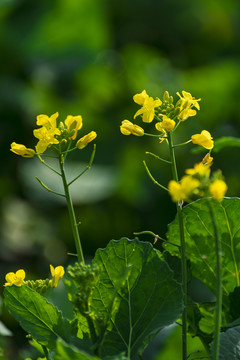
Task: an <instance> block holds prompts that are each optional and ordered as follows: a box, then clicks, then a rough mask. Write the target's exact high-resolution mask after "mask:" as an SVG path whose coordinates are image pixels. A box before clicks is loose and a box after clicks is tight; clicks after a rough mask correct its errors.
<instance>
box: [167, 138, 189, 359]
mask: <svg viewBox="0 0 240 360" xmlns="http://www.w3.org/2000/svg"><path fill="white" fill-rule="evenodd" d="M168 144H169V152H170V158H171V162H172V175H173V179H174V180H175V181H177V182H178V173H177V165H176V159H175V153H174V145H173V141H172V134H171V132H169V133H168ZM177 217H178V224H179V233H180V243H181V247H180V252H181V269H182V287H183V306H184V308H183V313H182V359H183V360H186V359H187V259H186V246H185V238H184V226H183V214H182V204H181V203H178V204H177Z"/></svg>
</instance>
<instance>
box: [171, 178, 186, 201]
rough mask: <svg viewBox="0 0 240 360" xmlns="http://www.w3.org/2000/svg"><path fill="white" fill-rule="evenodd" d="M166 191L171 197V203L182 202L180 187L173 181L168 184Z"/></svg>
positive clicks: (182, 196)
mask: <svg viewBox="0 0 240 360" xmlns="http://www.w3.org/2000/svg"><path fill="white" fill-rule="evenodd" d="M168 190H169V193H170V195H171V198H172V201H174V202H178V201H182V200H183V198H184V196H185V195H184V194H183V191H182V188H181V185H180V184H179V183H178V182H176V181H175V180H171V181H169V183H168Z"/></svg>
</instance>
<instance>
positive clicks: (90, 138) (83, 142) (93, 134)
mask: <svg viewBox="0 0 240 360" xmlns="http://www.w3.org/2000/svg"><path fill="white" fill-rule="evenodd" d="M96 137H97V133H96V132H95V131H91V132H90V133H88V134H87V135H85V136H83V137H81V138H80V139H79V140H78V141H77V143H76V147H77V148H78V149H83V148H85V146H87V144H88V143H90V142H91V141H93V140H94V139H95V138H96Z"/></svg>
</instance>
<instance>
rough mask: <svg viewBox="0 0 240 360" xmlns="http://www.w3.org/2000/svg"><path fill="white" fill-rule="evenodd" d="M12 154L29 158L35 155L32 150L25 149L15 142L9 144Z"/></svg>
mask: <svg viewBox="0 0 240 360" xmlns="http://www.w3.org/2000/svg"><path fill="white" fill-rule="evenodd" d="M10 150H11V151H12V152H13V153H15V154H17V155H20V156H23V157H28V158H31V157H33V156H34V155H35V151H34V150H33V149H30V148H27V147H26V146H25V145H22V144H17V143H15V142H13V143H11V149H10Z"/></svg>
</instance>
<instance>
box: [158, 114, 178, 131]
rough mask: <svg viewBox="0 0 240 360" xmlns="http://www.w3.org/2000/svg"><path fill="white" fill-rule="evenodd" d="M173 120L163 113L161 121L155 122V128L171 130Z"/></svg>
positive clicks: (173, 124)
mask: <svg viewBox="0 0 240 360" xmlns="http://www.w3.org/2000/svg"><path fill="white" fill-rule="evenodd" d="M175 124H176V123H175V121H174V120H172V119H170V118H168V117H167V116H166V115H163V117H162V121H159V122H157V123H156V124H155V128H156V129H157V130H158V131H161V132H162V131H163V130H165V131H168V132H170V131H172V130H173V129H174V127H175Z"/></svg>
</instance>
